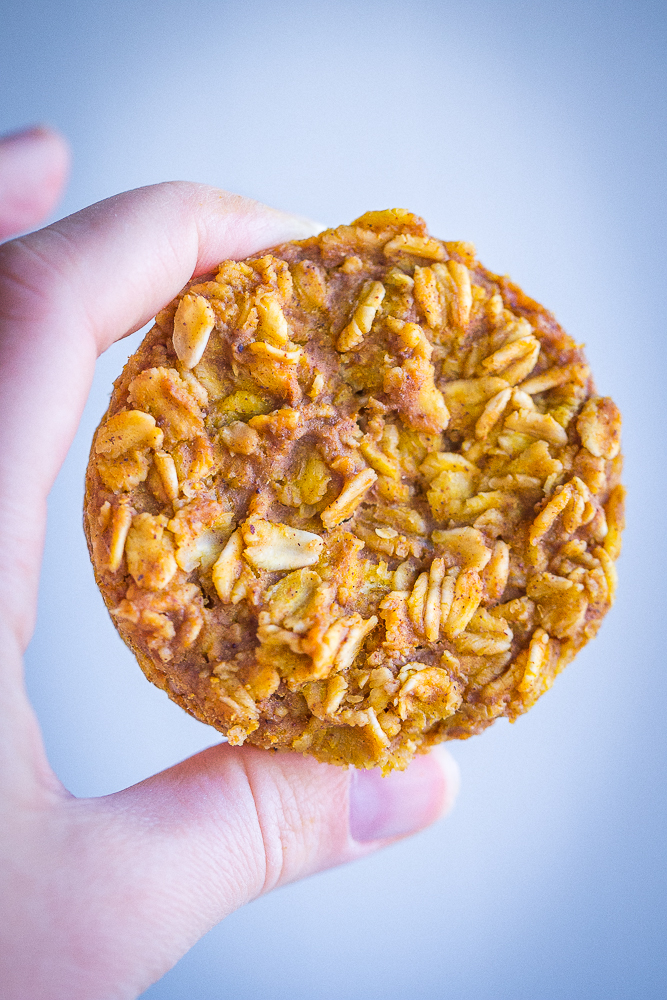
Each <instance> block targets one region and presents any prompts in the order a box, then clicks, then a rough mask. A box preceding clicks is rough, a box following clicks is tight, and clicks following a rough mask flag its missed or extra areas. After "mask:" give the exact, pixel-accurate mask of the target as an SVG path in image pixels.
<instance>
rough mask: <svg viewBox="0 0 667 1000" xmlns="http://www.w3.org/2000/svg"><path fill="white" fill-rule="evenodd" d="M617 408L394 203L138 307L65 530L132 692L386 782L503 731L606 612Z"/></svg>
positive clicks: (523, 300)
mask: <svg viewBox="0 0 667 1000" xmlns="http://www.w3.org/2000/svg"><path fill="white" fill-rule="evenodd" d="M619 429H620V417H619V414H618V410H617V409H616V407H615V406H614V404H613V403H612V402H611V400H609V399H607V398H605V397H599V396H597V395H596V393H595V390H594V387H593V383H592V379H591V376H590V372H589V369H588V367H587V365H586V361H585V358H584V356H583V353H582V351H581V349H580V348H579V347H577V346H576V345H575V344H574V342H573V341H572V340H571V339H570V338H569V337H568V336H567V335H566V334H565V333H564V332H563V331H562V329H561V328H560V327H559V326H558V324H557V323H556V321H555V320H554V319H553V317H552V316H551V315H550V314H549V313H547V312H546V311H545V310H544V309H543V308H542V307H541V306H539V305H538V304H537V303H535V302H533V301H532V300H531V299H529V298H527V297H526V296H525V295H524V294H523V292H522V291H521V290H520V289H519V288H517V286H516V285H513V284H512V283H511V282H510V281H509V279H507V278H501V277H499V276H497V275H495V274H492V273H491V272H489V271H487V270H486V269H485V268H483V267H482V266H481V265H480V264H479V263H478V261H477V260H476V256H475V249H474V247H473V246H472V244H469V243H463V242H447V243H444V242H442V241H440V240H437V239H435V238H434V237H431V236H430V235H429V234H428V233H427V231H426V228H425V225H424V223H423V222H422V220H421V219H419V218H418V217H416V216H414V215H411V214H410V213H409V212H406V211H404V210H399V209H395V210H391V211H387V212H370V213H367V214H366V215H365V216H362V217H361V218H360V219H358V220H356V222H354V223H353V224H352V225H350V226H341V227H339V228H338V229H333V230H327V231H326V232H324V233H322V234H320V236H318V237H313V238H311V239H309V240H304V241H302V242H300V243H290V244H285V245H283V246H280V247H276V248H275V249H274V250H272V251H271V252H269V253H264V254H263V255H261V256H259V257H257V258H251V259H248V260H246V261H225V262H223V263H222V264H221V265H220V267H219V268H218V269H217V272H216V274H215V275H209V276H204V277H203V278H199V279H197V280H196V281H195V282H193V283H191V284H190V285H189V287H187V288H186V289H184V290H183V292H182V293H181V295H180V296H179V297H178V298H177V299H176V300H175V302H174V303H172V304H171V305H170V306H168V307H167V308H165V309H164V310H163V311H162V313H160V315H159V317H158V321H157V325H156V326H155V327H154V329H153V330H152V331H151V332H150V333H149V334H148V336H147V338H146V340H145V341H144V343H143V345H142V346H141V347H140V349H139V351H138V352H137V354H135V355H134V357H132V358H131V359H130V361H129V362H128V365H127V367H126V369H125V372H124V373H123V375H122V376H121V378H120V379H119V380H118V382H117V383H116V387H115V390H114V393H113V396H112V400H111V405H110V408H109V411H108V413H107V414H106V416H105V418H104V420H103V422H102V424H101V425H100V427H99V429H98V431H97V434H96V437H95V441H94V445H93V448H92V451H91V458H90V464H89V469H88V477H87V494H86V530H87V533H88V538H89V542H90V548H91V553H92V558H93V562H94V567H95V572H96V575H97V579H98V582H99V584H100V587H101V589H102V592H103V595H104V598H105V600H106V602H107V604H108V606H109V608H110V611H111V614H112V616H113V620H114V622H115V623H116V625H117V627H118V629H119V630H120V632H121V634H122V635H123V637H124V638H125V640H126V641H127V642H128V643H129V644H130V645H131V647H132V648H133V650H134V651H135V653H136V654H137V657H138V659H139V661H140V664H141V666H142V668H143V669H144V671H145V672H146V674H147V675H148V677H149V678H150V679H151V680H152V681H154V682H155V683H156V684H158V685H159V686H161V687H163V688H164V689H165V690H166V691H167V692H168V694H169V696H170V697H172V698H173V699H175V700H176V701H177V702H178V703H179V704H181V705H182V706H183V707H184V708H186V709H187V710H188V711H189V712H191V713H193V714H194V715H196V716H197V717H198V718H200V719H202V720H203V721H205V722H208V723H210V724H212V725H214V726H216V727H217V728H218V729H220V730H221V731H222V732H224V733H225V734H226V735H227V737H228V739H229V741H230V742H231V743H233V744H241V743H243V742H244V741H245V740H247V741H248V742H251V743H255V744H257V745H259V746H263V747H274V748H278V749H289V748H291V749H293V750H296V751H299V752H302V753H308V754H312V755H314V756H315V757H317V758H318V759H320V760H324V761H329V762H332V763H337V764H349V763H352V764H355V765H356V766H358V767H372V766H380V767H382V768H383V769H384V770H389V769H391V768H394V767H397V768H403V767H405V766H407V764H408V763H409V761H410V759H411V758H412V757H413V756H414V754H415V753H418V752H423V751H425V750H426V749H428V747H430V746H431V745H433V744H434V743H437V742H439V741H441V740H447V739H457V738H464V737H467V736H469V735H471V734H473V733H476V732H480V731H481V730H483V729H484V728H486V727H487V726H489V725H490V724H491V723H492V722H493V721H494V719H496V718H498V717H500V716H508V717H509V718H510V719H514V718H516V717H517V716H518V715H520V714H521V713H522V712H525V711H526V710H527V709H528V708H530V706H531V705H532V704H534V702H535V701H536V699H537V698H538V697H540V696H541V695H542V694H543V693H544V692H545V691H546V690H548V688H549V687H550V686H551V684H552V683H553V680H554V678H555V677H556V675H557V674H558V672H559V671H560V670H561V669H562V668H563V667H564V666H565V665H566V663H568V662H569V661H570V660H571V659H572V657H573V656H574V654H575V653H576V651H577V650H578V649H579V648H580V647H581V646H583V645H584V644H585V642H586V641H587V640H588V639H589V638H590V637H592V636H593V635H594V634H595V632H596V630H597V628H598V625H599V623H600V621H601V619H602V617H603V616H604V614H605V613H606V612H607V610H608V609H609V607H610V606H611V603H612V601H613V598H614V593H615V588H616V569H615V565H614V563H615V560H616V559H617V558H618V555H619V553H620V538H621V532H622V529H623V504H624V491H623V487H622V486H621V485H620V483H619V476H620V454H619V447H620V445H619Z"/></svg>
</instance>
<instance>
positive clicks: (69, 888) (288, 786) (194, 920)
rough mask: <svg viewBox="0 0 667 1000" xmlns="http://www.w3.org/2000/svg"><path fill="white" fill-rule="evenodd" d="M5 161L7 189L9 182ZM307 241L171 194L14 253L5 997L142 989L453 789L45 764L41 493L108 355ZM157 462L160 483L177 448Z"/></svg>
mask: <svg viewBox="0 0 667 1000" xmlns="http://www.w3.org/2000/svg"><path fill="white" fill-rule="evenodd" d="M49 144H50V146H49ZM47 147H48V148H47ZM49 150H50V151H49ZM10 153H11V156H10V154H7V156H4V159H3V155H4V154H3V147H2V145H1V144H0V192H5V193H6V192H7V191H9V192H10V193H12V199H13V202H12V204H13V205H14V206H17V205H18V206H19V207H20V206H21V205H22V206H23V207H22V208H21V211H20V212H19V211H18V209H17V210H15V209H14V208H12V209H11V212H10V211H9V210H8V211H7V212H6V213H5V215H3V213H2V207H1V206H0V220H4V222H6V225H5V228H4V230H2V231H3V232H4V234H5V235H9V233H10V231H11V230H12V226H13V227H15V228H14V231H16V229H18V228H25V227H27V226H30V225H34V224H35V223H36V221H37V220H38V218H39V216H40V215H41V214H43V213H44V212H46V211H48V210H49V209H50V208H51V205H52V202H53V197H51V199H49V198H44V197H42V194H43V192H44V191H45V190H46V186H48V185H46V186H43V187H42V188H41V192H40V193H37V192H36V191H35V190H34V188H33V187H32V186H31V185H32V182H33V180H34V178H35V177H40V176H42V177H43V174H40V173H39V171H38V170H37V169H36V168H35V170H34V171H32V172H31V170H28V169H25V165H24V168H21V169H20V170H17V169H16V156H15V154H17V150H16V149H14V150H13V151H10ZM24 153H25V158H26V162H27V163H29V164H32V165H33V166H34V164H35V159H34V157H37V158H40V157H41V158H42V160H41V162H42V165H43V166H44V168H45V170H46V175H47V176H48V177H50V178H51V181H50V182H49V183H50V184H51V187H50V191H51V193H52V196H55V194H56V193H57V191H58V189H59V186H60V185H61V184H62V180H63V177H64V163H65V159H64V158H63V146H62V144H61V143H60V142H59V141H54V140H53V139H52V138H50V137H49V136H48V135H47V136H45V137H44V139H43V140H42V139H41V138H39V137H38V138H37V140H36V144H35V146H34V150H33V153H34V157H33V154H31V153H30V152H29V151H25V150H24V151H23V152H22V153H21V155H24ZM7 163H9V164H10V167H9V168H7V172H6V177H8V178H9V177H10V176H11V184H9V182H7V183H4V182H3V169H4V168H3V164H5V166H6V164H7ZM59 178H60V180H59ZM40 183H41V182H40ZM304 235H307V233H306V232H305V231H304V226H303V224H302V223H301V222H300V221H299V220H295V219H292V218H291V217H288V216H285V215H282V214H281V213H278V212H274V211H272V210H271V209H268V208H265V207H263V206H261V205H257V204H255V203H252V202H248V201H245V200H243V199H241V198H237V197H235V196H232V195H228V194H225V193H224V192H221V191H217V190H213V189H210V188H205V187H201V186H197V185H188V184H166V185H160V186H157V187H153V188H146V189H142V190H139V191H134V192H130V193H129V194H125V195H120V196H118V197H116V198H112V199H110V200H109V201H106V202H103V203H101V204H98V205H94V206H92V207H91V208H88V209H86V210H84V211H83V212H80V213H78V214H77V215H74V216H72V217H70V218H68V219H65V220H63V221H62V222H59V223H57V224H55V225H53V226H50V227H48V228H47V229H44V230H42V231H40V232H37V233H33V234H31V235H30V236H27V237H23V238H21V239H20V240H15V241H13V242H10V243H7V244H4V245H3V246H2V247H1V248H0V303H1V312H0V407H1V411H2V419H1V421H0V536H1V539H0V540H1V545H2V552H3V559H2V562H1V563H0V640H1V642H2V650H3V661H2V686H1V690H2V698H1V699H0V755H1V758H2V766H1V767H0V806H1V808H2V812H3V825H2V832H1V834H0V837H1V853H2V856H3V858H6V859H7V861H6V864H5V865H4V867H3V869H2V871H1V872H0V900H1V904H0V906H1V907H2V916H1V918H0V954H1V955H2V958H1V959H0V962H1V963H2V964H1V965H0V981H1V982H2V989H1V992H2V995H3V997H6V998H7V1000H13V998H18V997H21V998H23V997H28V996H35V997H36V996H42V995H48V996H49V997H51V998H54V1000H59V998H63V1000H64V998H67V1000H77V998H84V997H100V996H111V995H113V996H123V997H133V996H136V995H137V994H138V993H139V992H141V991H142V990H143V989H145V988H146V987H147V986H148V985H149V984H150V983H152V982H153V981H155V980H156V979H157V978H159V976H161V975H162V974H163V973H164V972H165V971H166V970H167V969H169V968H170V967H171V966H172V965H173V964H174V963H175V962H176V961H177V960H178V958H179V957H180V956H181V955H182V954H183V953H184V952H185V951H187V949H188V948H189V947H190V946H191V945H192V944H193V943H194V942H195V941H196V940H197V939H198V938H199V937H200V936H201V935H202V934H204V933H205V932H206V931H207V930H208V929H209V928H210V927H212V926H213V925H214V924H215V923H216V922H217V921H219V920H220V919H222V918H223V917H224V916H225V915H227V914H228V913H230V912H231V911H232V910H234V909H235V908H237V907H238V906H240V905H242V904H243V903H245V902H247V901H249V900H250V899H252V898H254V897H255V896H257V895H259V894H260V893H262V892H265V891H268V890H270V889H272V888H274V887H276V886H278V885H281V884H285V883H286V882H289V881H292V880H295V879H298V878H301V877H303V876H306V875H308V874H310V873H312V872H314V871H318V870H320V869H323V868H326V867H328V866H331V865H335V864H339V863H341V862H344V861H348V860H353V859H355V858H358V857H361V856H363V855H365V854H367V853H368V852H370V851H372V850H374V849H375V848H377V847H379V846H382V845H383V844H385V843H388V842H390V841H391V840H393V839H395V838H396V837H399V836H403V835H406V834H408V833H410V832H413V831H415V830H417V829H420V828H422V827H423V826H425V825H427V824H428V823H430V822H432V821H433V820H434V819H435V818H436V817H437V816H438V815H439V814H440V813H441V812H442V811H443V809H444V808H445V807H446V806H447V804H448V803H449V802H450V801H451V799H452V796H453V794H454V791H455V782H456V779H455V777H454V774H455V771H454V769H453V764H452V763H451V761H450V763H449V764H447V763H446V761H447V760H450V759H449V758H441V757H439V756H438V757H436V756H434V755H429V756H424V757H421V758H419V760H418V761H417V762H416V763H415V764H413V765H411V767H410V768H409V769H408V770H407V771H406V772H404V773H403V774H396V775H392V776H390V777H389V778H388V779H382V778H381V777H380V775H379V773H378V772H377V771H369V772H365V773H359V774H355V775H354V779H353V777H352V775H351V774H350V772H349V771H348V770H344V769H342V768H336V767H329V766H327V765H326V764H322V763H320V762H318V761H316V760H314V759H313V758H312V757H303V756H301V755H299V754H294V753H291V754H273V753H268V752H267V751H266V750H262V749H258V748H256V747H250V746H244V747H233V746H228V745H218V746H214V747H212V748H210V749H209V750H207V751H205V752H203V753H201V754H198V755H197V756H196V757H194V758H192V759H190V760H188V761H185V762H183V763H181V764H179V765H177V766H176V767H174V768H171V769H169V770H168V771H165V772H164V773H162V774H159V775H156V776H154V777H152V778H149V779H148V780H146V781H144V782H142V783H141V784H140V785H138V786H135V787H132V788H129V789H126V790H125V791H123V792H120V793H117V794H115V795H112V796H107V797H105V798H103V799H100V800H77V799H75V798H73V797H72V796H71V795H70V794H69V793H68V792H67V791H66V790H65V789H64V788H63V787H62V786H61V785H60V783H59V782H58V780H57V778H56V777H55V776H54V775H53V773H52V772H51V770H50V768H49V766H48V763H47V761H46V757H45V754H44V749H43V745H42V741H41V737H40V734H39V729H38V726H37V723H36V720H35V717H34V715H33V712H32V709H31V707H30V705H29V703H28V701H27V697H26V694H25V690H24V686H23V678H22V654H23V651H24V649H25V647H26V645H27V643H28V641H29V638H30V635H31V632H32V628H33V624H34V619H35V613H36V597H37V584H38V578H39V564H40V557H41V547H42V541H43V537H44V531H45V510H46V497H47V495H48V492H49V489H50V488H51V485H52V483H53V480H54V478H55V476H56V474H57V472H58V469H59V467H60V464H61V462H62V460H63V458H64V456H65V454H66V452H67V449H68V447H69V444H70V442H71V440H72V437H73V435H74V433H75V430H76V427H77V424H78V421H79V418H80V414H81V411H82V408H83V405H84V403H85V400H86V396H87V393H88V390H89V387H90V382H91V379H92V374H93V369H94V364H95V359H96V357H97V356H98V354H99V353H100V352H102V351H103V350H105V348H106V347H108V346H109V345H110V344H111V343H113V342H114V341H115V340H118V339H119V338H121V337H123V336H125V335H126V334H128V333H129V332H131V331H133V330H136V329H139V328H140V327H141V326H142V325H143V324H144V323H145V322H147V320H149V319H150V318H151V317H152V316H153V315H155V313H156V312H158V311H159V310H160V309H162V308H163V307H164V305H165V303H167V302H169V301H170V300H172V299H173V298H174V296H176V295H177V294H178V293H179V291H180V290H181V289H182V288H183V286H185V285H186V284H187V283H188V282H190V281H191V280H192V279H193V278H196V277H197V276H198V275H202V274H205V273H206V272H208V271H210V270H211V269H212V268H213V267H215V266H216V265H217V264H218V263H219V261H221V260H225V259H231V258H237V259H239V258H241V259H242V258H244V257H248V256H250V255H257V254H259V253H260V252H261V251H262V250H264V249H265V248H266V247H269V246H273V245H275V244H277V243H280V242H282V241H285V240H290V239H298V238H300V237H303V236H304ZM306 270H307V269H306ZM305 274H306V271H304V276H305ZM304 280H306V278H305V277H304ZM371 306H372V303H371V304H369V305H368V308H371ZM184 308H185V307H184ZM197 309H201V310H202V315H200V314H199V313H198V312H197ZM188 315H189V314H188ZM192 315H194V322H195V325H196V323H197V322H201V321H203V323H204V325H205V323H206V316H207V312H206V309H205V308H204V307H201V306H199V305H198V304H197V303H195V305H194V307H193V312H192ZM364 315H365V314H364V313H363V312H360V317H359V319H360V324H361V326H363V323H364V318H363V317H364ZM200 332H201V331H200ZM191 333H192V323H190V322H189V321H186V322H185V323H184V331H183V337H182V338H181V349H182V350H183V351H184V352H186V356H188V355H187V352H188V351H189V352H190V354H189V358H190V361H192V359H193V357H194V356H195V355H196V353H197V350H198V349H199V343H198V340H197V336H196V331H195V334H193V336H192V337H191V336H190V334H191ZM265 343H267V344H269V342H268V341H265ZM269 346H270V344H269ZM281 349H282V348H281ZM251 353H252V352H251ZM257 357H258V358H259V357H260V354H257ZM142 412H143V413H145V414H146V413H147V411H142ZM230 412H231V411H230ZM239 422H241V423H243V421H238V420H237V421H236V423H239ZM148 425H150V426H148ZM243 426H244V428H245V427H246V424H245V423H243ZM156 427H157V423H156V425H155V427H153V425H152V424H151V421H150V420H147V419H146V418H145V416H144V417H139V418H137V419H136V421H135V424H134V425H133V429H132V432H133V433H135V434H136V435H138V437H137V448H136V449H135V450H136V451H137V454H140V453H141V450H142V449H141V448H140V447H139V444H140V443H141V441H144V440H145V441H149V440H150V443H151V447H155V446H158V444H159V442H158V437H159V435H158V434H157V431H156ZM223 429H224V430H226V431H227V432H228V434H229V435H230V441H232V442H233V443H234V448H236V447H237V446H238V450H239V452H240V453H241V454H243V448H244V447H247V446H248V444H247V439H248V434H247V433H246V432H245V431H243V432H242V431H241V429H240V428H238V427H237V426H236V425H235V422H234V421H230V422H225V421H221V430H223ZM248 430H252V428H248ZM151 433H152V437H151ZM256 433H259V431H257V432H256ZM142 435H144V436H143V437H142ZM250 437H251V435H250ZM111 438H112V435H110V434H109V435H108V436H107V439H106V443H107V444H108V446H109V447H108V448H107V452H106V454H107V458H108V459H109V463H110V464H111V463H113V461H114V444H113V441H112V440H111ZM139 439H141V441H140V440H139ZM253 440H254V439H253ZM158 450H161V451H163V452H164V454H165V455H166V454H168V449H167V450H165V449H160V448H159V447H158ZM101 453H102V454H104V447H103V448H102V452H101ZM116 457H117V456H116ZM137 462H138V465H139V468H140V469H141V468H142V467H143V466H142V460H141V458H140V457H139V458H138V459H137ZM158 466H159V461H158V463H157V465H156V470H157V469H158ZM162 470H163V474H164V479H161V482H163V483H166V484H167V485H165V486H164V489H165V490H167V489H168V488H169V483H170V482H171V479H170V474H171V464H170V462H169V461H167V459H166V458H165V459H164V460H163V463H162ZM157 474H158V475H160V473H159V472H158V473H157ZM333 503H334V501H332V504H333ZM333 509H334V511H335V507H334V508H333ZM146 513H149V512H146ZM153 515H155V516H157V512H153ZM153 515H150V516H153ZM334 516H335V515H334ZM181 520H182V521H183V526H184V528H185V519H184V518H182V519H181ZM137 530H140V524H139V525H138V527H137ZM390 535H391V533H390ZM377 537H381V536H377ZM245 544H246V545H247V543H245ZM234 583H236V581H234ZM161 662H162V661H161ZM53 669H54V670H57V669H58V664H57V663H56V664H54V665H53ZM91 669H94V665H91ZM443 761H445V763H443ZM36 942H38V947H37V946H36Z"/></svg>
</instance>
